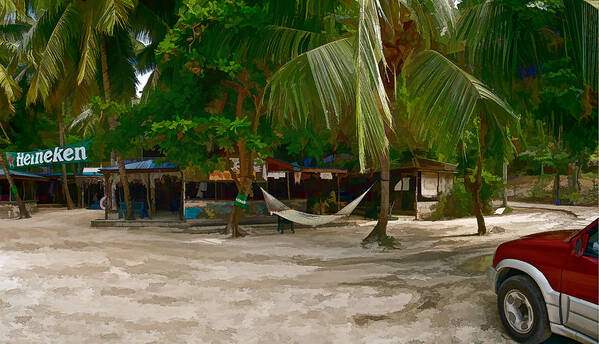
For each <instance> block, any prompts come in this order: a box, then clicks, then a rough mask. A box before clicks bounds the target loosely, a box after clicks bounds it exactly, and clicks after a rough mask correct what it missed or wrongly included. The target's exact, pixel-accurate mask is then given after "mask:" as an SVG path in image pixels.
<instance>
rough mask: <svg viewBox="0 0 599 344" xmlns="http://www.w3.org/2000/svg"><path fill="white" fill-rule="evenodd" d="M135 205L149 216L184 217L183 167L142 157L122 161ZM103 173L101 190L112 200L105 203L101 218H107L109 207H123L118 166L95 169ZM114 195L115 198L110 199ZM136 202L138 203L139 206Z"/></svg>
mask: <svg viewBox="0 0 599 344" xmlns="http://www.w3.org/2000/svg"><path fill="white" fill-rule="evenodd" d="M125 170H126V172H127V177H128V181H129V190H130V192H131V199H132V202H134V203H135V204H134V208H140V207H145V208H144V209H145V212H144V213H146V212H147V214H148V215H149V216H150V217H156V216H157V217H165V218H168V217H173V214H176V217H177V218H178V219H179V220H184V219H185V206H184V199H185V197H184V195H185V176H184V174H183V171H181V170H180V169H179V168H178V167H176V166H174V165H173V164H170V163H162V164H158V163H156V162H155V161H154V160H144V161H137V162H130V163H126V164H125ZM98 172H99V173H101V174H102V175H103V176H104V185H105V190H104V194H105V195H106V198H107V199H108V200H109V202H108V204H111V205H112V206H111V209H109V208H108V207H105V209H104V210H105V212H104V219H105V220H108V219H109V216H110V215H109V214H110V213H111V210H112V211H114V210H118V209H121V215H122V211H123V210H124V206H123V205H124V204H123V203H124V200H123V199H124V197H123V195H122V187H121V186H120V182H121V181H120V175H119V170H118V167H117V166H111V167H103V168H100V169H99V170H98ZM113 199H115V200H116V202H112V200H113ZM138 205H139V206H138Z"/></svg>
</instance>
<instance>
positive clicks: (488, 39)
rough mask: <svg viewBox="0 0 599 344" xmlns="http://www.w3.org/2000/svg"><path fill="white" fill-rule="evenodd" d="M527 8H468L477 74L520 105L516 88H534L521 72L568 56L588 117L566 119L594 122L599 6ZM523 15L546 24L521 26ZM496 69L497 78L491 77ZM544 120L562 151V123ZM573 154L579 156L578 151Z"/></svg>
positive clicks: (464, 24) (465, 26)
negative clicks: (519, 71) (521, 75)
mask: <svg viewBox="0 0 599 344" xmlns="http://www.w3.org/2000/svg"><path fill="white" fill-rule="evenodd" d="M525 6H527V5H526V4H524V3H514V4H509V3H504V2H501V1H495V0H489V1H485V2H481V3H478V4H475V5H472V6H466V7H465V9H464V15H463V17H462V20H461V22H460V25H459V36H460V37H461V38H463V39H464V40H465V41H466V42H467V44H466V48H467V50H468V52H469V54H468V55H467V61H468V63H469V64H471V65H474V66H476V68H475V70H474V72H475V73H477V74H479V75H482V76H483V77H485V78H486V79H488V80H489V81H490V82H491V83H492V84H493V85H494V86H495V87H497V88H500V89H503V90H504V93H505V94H507V95H508V96H510V97H512V98H513V101H516V100H519V99H518V97H517V96H514V95H513V93H514V89H515V88H516V86H518V87H526V88H530V84H531V83H530V81H528V84H524V83H523V82H520V81H519V80H518V79H517V75H518V74H517V73H518V70H519V69H520V68H522V66H524V67H527V66H533V68H535V69H536V70H540V69H541V68H540V67H542V65H543V64H544V63H545V62H548V61H550V60H552V59H556V58H562V57H564V56H569V57H571V58H572V61H573V65H574V68H573V70H574V71H575V73H576V75H578V76H580V77H581V78H580V79H581V80H582V84H581V85H572V86H575V87H580V88H581V89H584V94H583V98H582V101H583V108H584V113H580V114H566V115H565V116H567V118H568V121H570V122H572V117H571V115H574V116H575V117H578V121H579V123H584V122H583V121H587V122H592V121H591V120H590V116H589V115H590V113H591V112H592V111H593V108H594V109H595V110H594V111H596V105H593V99H596V98H597V91H598V90H599V85H598V84H597V76H598V74H599V72H598V70H597V66H598V65H599V53H598V42H599V29H598V21H599V5H598V4H597V2H596V1H589V0H585V1H582V0H563V1H562V2H561V3H554V4H551V6H553V8H547V5H545V4H542V3H539V4H536V5H535V6H528V7H525ZM523 16H526V17H525V18H530V17H543V20H539V21H537V22H538V23H540V24H536V25H535V24H531V23H527V24H522V22H523V21H522V20H520V18H521V17H523ZM520 47H526V48H524V49H522V48H520ZM491 70H492V71H493V74H494V76H495V77H494V78H493V75H490V73H489V71H491ZM544 79H545V77H544V74H542V73H540V72H539V77H537V78H535V80H534V81H533V82H534V83H533V85H534V86H533V87H534V88H536V89H542V88H543V82H544ZM523 84H524V85H523ZM568 86H569V85H568ZM532 98H534V97H532ZM520 102H522V103H524V104H516V105H520V106H519V107H522V108H524V109H525V110H526V109H527V108H531V107H535V105H531V104H530V103H529V100H528V99H523V100H520ZM549 114H550V115H551V116H549ZM562 116H564V114H561V115H560V114H555V117H560V118H561V117H562ZM545 121H546V122H548V124H553V125H552V126H553V128H554V130H553V132H554V136H555V137H556V138H557V141H558V146H561V142H559V141H560V140H561V139H560V138H561V132H562V126H563V125H562V124H561V123H562V122H563V119H560V120H555V119H554V114H553V112H551V113H548V116H547V118H546V119H545ZM554 122H559V123H560V124H555V123H554ZM582 125H585V124H582ZM572 154H573V155H578V154H579V152H572ZM574 167H575V169H576V166H574ZM559 179H560V177H559V173H556V175H555V182H554V185H555V186H558V185H559ZM555 196H556V200H557V199H558V198H559V187H556V188H555Z"/></svg>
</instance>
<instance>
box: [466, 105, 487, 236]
mask: <svg viewBox="0 0 599 344" xmlns="http://www.w3.org/2000/svg"><path fill="white" fill-rule="evenodd" d="M479 119H480V126H479V130H478V139H479V141H480V143H479V144H480V148H479V153H478V159H477V161H476V174H475V179H474V182H471V181H470V179H469V177H468V176H466V177H465V178H464V182H465V184H466V187H468V188H469V189H470V192H471V193H472V200H473V203H472V208H473V209H472V211H473V213H474V216H476V223H477V226H478V235H485V234H487V226H486V225H485V218H484V217H483V202H482V199H481V197H480V191H481V190H482V187H483V160H484V157H485V151H486V149H487V147H486V144H485V137H486V136H487V131H488V127H487V121H486V118H485V116H484V115H482V114H480V115H479Z"/></svg>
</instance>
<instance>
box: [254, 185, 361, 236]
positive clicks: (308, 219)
mask: <svg viewBox="0 0 599 344" xmlns="http://www.w3.org/2000/svg"><path fill="white" fill-rule="evenodd" d="M371 188H372V186H371V187H369V188H368V190H366V192H364V193H363V194H361V195H360V197H358V198H356V199H355V200H353V201H351V202H350V203H349V204H348V205H346V206H345V207H343V209H341V210H339V211H338V212H336V213H335V214H332V215H315V214H308V213H304V212H302V211H297V210H294V209H291V208H289V207H288V206H286V205H285V204H283V202H281V201H279V200H278V199H276V198H275V197H274V196H273V195H271V194H269V193H268V192H266V191H265V190H264V189H263V188H260V190H262V194H264V201H265V202H266V207H267V208H268V211H269V212H270V214H271V215H277V216H280V217H282V218H284V219H286V220H289V221H291V222H295V223H299V224H302V225H306V226H312V227H316V226H320V225H325V224H327V223H329V222H333V221H335V220H337V219H340V218H342V217H345V216H349V215H351V213H352V212H353V211H354V209H356V207H357V206H358V204H360V202H361V201H362V199H363V198H364V196H366V194H367V193H368V191H370V189H371Z"/></svg>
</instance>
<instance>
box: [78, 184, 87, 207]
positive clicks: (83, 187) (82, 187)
mask: <svg viewBox="0 0 599 344" xmlns="http://www.w3.org/2000/svg"><path fill="white" fill-rule="evenodd" d="M79 185H81V198H80V202H81V203H80V204H79V206H80V207H81V208H85V181H84V180H82V181H81V183H79ZM87 185H88V189H89V183H88V184H87Z"/></svg>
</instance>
